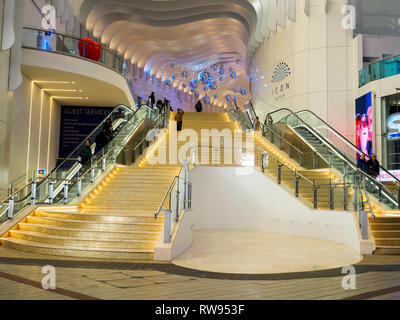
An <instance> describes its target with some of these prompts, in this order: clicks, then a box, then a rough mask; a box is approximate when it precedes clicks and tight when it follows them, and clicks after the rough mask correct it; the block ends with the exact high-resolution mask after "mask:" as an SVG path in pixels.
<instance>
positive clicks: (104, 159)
mask: <svg viewBox="0 0 400 320" xmlns="http://www.w3.org/2000/svg"><path fill="white" fill-rule="evenodd" d="M101 171H103V172H104V171H106V158H105V156H104V148H103V158H102V159H101Z"/></svg>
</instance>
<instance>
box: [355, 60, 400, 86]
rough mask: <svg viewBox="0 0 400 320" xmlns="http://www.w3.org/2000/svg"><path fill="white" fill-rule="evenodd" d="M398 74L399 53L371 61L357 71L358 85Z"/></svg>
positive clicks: (399, 71)
mask: <svg viewBox="0 0 400 320" xmlns="http://www.w3.org/2000/svg"><path fill="white" fill-rule="evenodd" d="M398 74H400V55H397V56H393V57H390V58H386V59H383V60H379V61H377V62H373V63H371V64H370V65H368V66H367V67H365V68H364V69H362V70H361V71H360V72H359V87H360V88H361V87H362V86H365V85H366V84H367V83H369V82H371V81H375V80H380V79H384V78H388V77H391V76H395V75H398Z"/></svg>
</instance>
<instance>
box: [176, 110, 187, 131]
mask: <svg viewBox="0 0 400 320" xmlns="http://www.w3.org/2000/svg"><path fill="white" fill-rule="evenodd" d="M184 114H185V112H183V110H182V109H178V112H177V113H176V115H175V121H176V123H177V127H176V128H177V131H182V124H183V115H184Z"/></svg>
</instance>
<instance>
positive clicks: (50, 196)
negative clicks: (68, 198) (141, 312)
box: [49, 180, 54, 204]
mask: <svg viewBox="0 0 400 320" xmlns="http://www.w3.org/2000/svg"><path fill="white" fill-rule="evenodd" d="M53 196H54V181H52V180H50V182H49V204H53Z"/></svg>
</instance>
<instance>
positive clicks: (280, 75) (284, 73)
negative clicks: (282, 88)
mask: <svg viewBox="0 0 400 320" xmlns="http://www.w3.org/2000/svg"><path fill="white" fill-rule="evenodd" d="M291 74H292V73H291V71H290V67H289V65H288V64H287V63H285V62H281V63H280V64H278V65H277V66H276V68H275V70H274V73H273V75H272V83H278V82H281V81H283V80H285V79H286V78H287V77H289V76H290V75H291Z"/></svg>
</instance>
